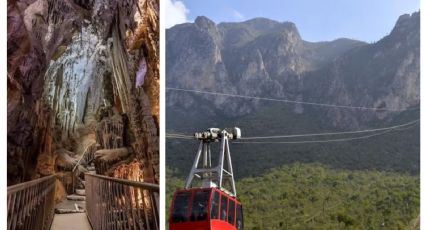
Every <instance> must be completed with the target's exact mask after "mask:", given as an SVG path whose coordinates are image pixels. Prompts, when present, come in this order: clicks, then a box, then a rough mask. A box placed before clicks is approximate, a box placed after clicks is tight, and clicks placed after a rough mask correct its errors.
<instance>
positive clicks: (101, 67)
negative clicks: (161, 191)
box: [7, 0, 159, 185]
mask: <svg viewBox="0 0 425 230" xmlns="http://www.w3.org/2000/svg"><path fill="white" fill-rule="evenodd" d="M158 18H159V2H158V1H155V0H144V1H135V0H126V1H115V0H88V1H71V0H69V1H53V0H36V1H8V85H7V86H8V184H9V185H11V184H15V183H18V182H22V181H25V180H29V179H32V178H36V177H40V176H44V175H49V174H53V173H55V172H58V171H61V170H65V169H67V168H69V167H67V166H66V165H67V164H70V165H75V162H73V160H75V159H78V158H79V157H80V156H81V155H82V154H83V153H85V152H86V151H88V150H89V149H90V151H93V152H96V151H100V150H102V149H106V146H105V145H102V144H100V143H99V140H101V139H104V138H105V135H106V136H110V133H109V132H96V130H98V129H99V128H100V127H102V124H103V123H105V122H111V123H112V124H115V123H116V120H117V119H116V117H119V118H120V119H121V123H122V130H121V132H120V134H119V136H120V137H119V138H121V144H120V146H115V147H116V149H117V151H113V152H114V153H116V152H120V150H119V149H120V148H125V149H126V150H125V151H126V152H128V154H126V155H119V154H118V156H117V155H116V154H115V155H114V154H111V156H117V157H116V158H114V159H113V160H111V161H108V162H107V164H106V168H105V170H104V174H108V175H115V176H120V177H124V178H127V176H126V175H124V174H123V175H121V174H119V173H116V172H115V170H117V167H120V170H121V171H122V168H125V167H128V168H132V169H134V164H133V163H132V162H134V161H137V162H141V164H140V165H139V166H140V167H139V169H138V171H135V173H136V174H138V175H139V176H138V177H132V179H136V180H144V181H150V182H158V181H159V180H158V178H159V174H158V173H159V151H158V125H159V122H158V121H159V53H158V51H159V49H158V41H159V24H158ZM111 132H112V133H115V131H111ZM117 135H118V134H117ZM112 149H114V148H112ZM112 158H113V157H112ZM64 159H65V160H64ZM108 159H109V158H108ZM64 161H65V163H64Z"/></svg>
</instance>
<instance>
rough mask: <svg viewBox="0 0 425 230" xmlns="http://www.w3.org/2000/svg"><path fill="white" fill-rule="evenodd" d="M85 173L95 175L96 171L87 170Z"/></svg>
mask: <svg viewBox="0 0 425 230" xmlns="http://www.w3.org/2000/svg"><path fill="white" fill-rule="evenodd" d="M87 173H90V174H96V170H89V171H88V172H87Z"/></svg>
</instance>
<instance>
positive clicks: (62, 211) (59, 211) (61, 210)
mask: <svg viewBox="0 0 425 230" xmlns="http://www.w3.org/2000/svg"><path fill="white" fill-rule="evenodd" d="M84 212H86V210H84V209H78V210H76V209H68V208H56V209H55V213H56V214H69V213H84Z"/></svg>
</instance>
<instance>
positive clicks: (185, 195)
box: [170, 188, 243, 230]
mask: <svg viewBox="0 0 425 230" xmlns="http://www.w3.org/2000/svg"><path fill="white" fill-rule="evenodd" d="M170 214H171V215H170V230H241V229H243V215H242V205H241V203H240V202H239V201H238V200H236V198H234V197H232V196H229V195H227V194H226V193H224V192H223V191H221V190H219V189H217V188H192V189H186V190H178V191H176V192H175V193H174V197H173V203H172V204H171V212H170Z"/></svg>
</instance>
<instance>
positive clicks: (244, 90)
mask: <svg viewBox="0 0 425 230" xmlns="http://www.w3.org/2000/svg"><path fill="white" fill-rule="evenodd" d="M419 18H420V15H419V13H413V14H411V15H403V16H401V17H400V18H399V20H398V21H397V23H396V25H395V26H394V28H393V30H392V31H390V33H389V34H388V35H387V36H385V37H384V38H382V39H381V40H379V41H378V42H376V43H373V44H367V43H364V42H360V41H353V40H349V39H344V38H341V39H337V40H334V41H328V42H308V41H304V40H303V39H302V38H301V36H300V34H299V33H298V31H297V28H296V26H295V25H294V24H293V23H290V22H284V23H280V22H276V21H272V20H269V19H264V18H256V19H252V20H249V21H246V22H240V23H220V24H218V25H217V24H215V23H214V22H212V21H211V20H209V19H207V18H205V17H198V18H197V19H196V20H195V22H194V23H186V24H181V25H177V26H175V27H172V28H170V29H168V30H167V31H166V41H167V52H166V58H167V60H166V65H167V66H166V67H167V68H166V73H167V79H166V83H167V87H170V88H183V89H194V90H200V91H209V92H219V93H225V94H237V95H247V96H252V97H265V98H278V99H286V100H293V101H305V102H313V103H315V102H317V103H324V104H333V105H346V106H353V107H374V108H381V109H385V110H382V111H371V110H359V109H342V108H331V107H320V106H311V105H305V104H292V103H283V102H277V101H264V100H255V99H247V98H238V97H228V96H220V95H211V94H200V93H193V92H182V91H178V92H177V91H174V90H171V89H169V90H167V94H166V98H167V99H166V102H167V104H166V106H167V119H166V122H167V123H166V125H167V130H168V132H170V133H175V132H177V133H186V134H189V133H191V132H193V131H195V130H203V129H205V128H207V127H234V126H238V127H240V128H241V129H242V131H243V135H244V136H268V135H283V134H300V133H314V132H325V131H329V132H333V131H346V130H361V129H368V128H378V127H386V126H393V125H395V124H402V123H404V122H409V121H413V120H416V119H418V118H419V92H420V91H419V79H420V77H419V76H420V66H419V63H420V53H419V44H420V42H419V37H420V36H419V30H420V29H419V21H420V20H419ZM408 132H409V133H408ZM418 132H419V129H418V128H412V129H410V131H406V132H404V133H394V134H393V135H387V136H382V137H381V138H376V139H370V140H369V139H368V140H365V141H363V142H360V141H358V142H351V143H340V144H322V145H320V144H317V145H314V144H310V145H266V144H261V145H260V144H258V145H235V147H234V148H235V149H236V151H239V152H243V157H242V156H240V157H238V156H236V157H237V160H236V161H235V162H236V163H235V164H236V166H235V168H236V169H237V171H238V172H237V174H239V175H243V176H246V175H250V173H252V171H255V170H253V169H257V170H258V171H257V173H260V172H259V171H261V170H267V169H269V168H271V167H274V166H280V165H281V164H284V163H292V162H321V163H325V164H330V165H332V166H335V167H344V168H350V169H364V168H368V169H370V168H373V169H385V170H387V169H388V170H400V171H404V172H406V171H408V172H413V173H417V172H418V170H419V138H418V137H419V135H418ZM297 140H298V139H297ZM359 143H361V144H359ZM382 146H385V147H382ZM192 147H193V146H192V145H190V144H189V143H188V142H187V141H178V140H168V142H167V162H170V163H169V165H170V167H174V168H177V169H178V170H176V172H179V173H183V174H184V173H185V172H186V171H185V168H190V165H187V164H186V163H185V161H189V162H190V161H191V160H190V159H192V158H191V156H192V155H191V152H188V153H185V152H186V151H187V149H191V148H192ZM193 148H195V147H193ZM266 154H267V156H266ZM266 161H267V162H266Z"/></svg>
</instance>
